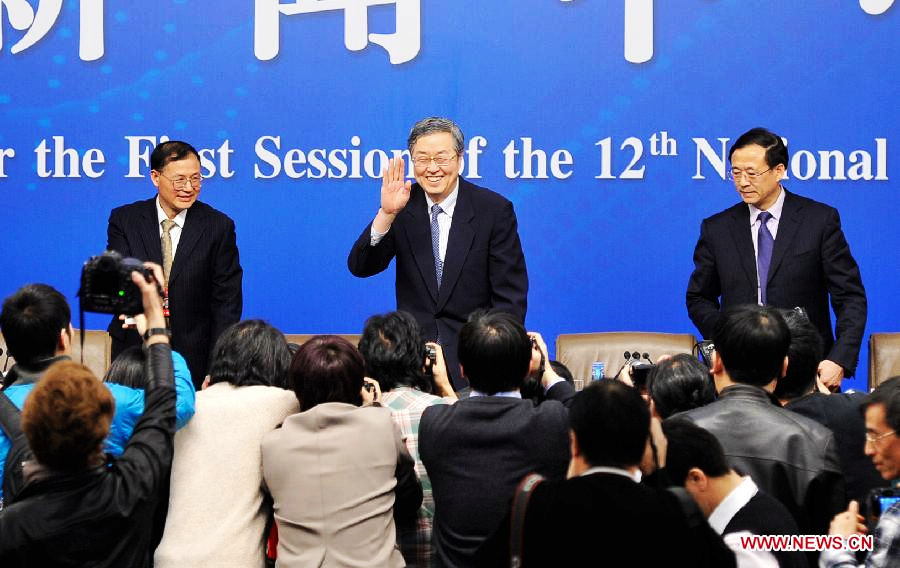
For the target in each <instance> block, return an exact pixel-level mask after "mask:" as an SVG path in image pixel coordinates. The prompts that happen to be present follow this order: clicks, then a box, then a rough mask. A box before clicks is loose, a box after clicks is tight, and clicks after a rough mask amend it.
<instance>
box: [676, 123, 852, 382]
mask: <svg viewBox="0 0 900 568" xmlns="http://www.w3.org/2000/svg"><path fill="white" fill-rule="evenodd" d="M728 157H729V160H730V162H731V169H730V170H729V172H728V177H729V179H731V180H732V181H733V182H734V184H735V188H736V189H737V191H738V193H739V194H740V196H741V200H742V201H743V203H738V204H737V205H734V206H733V207H730V208H728V209H726V210H725V211H722V212H720V213H718V214H716V215H713V216H712V217H709V218H707V219H704V220H703V223H702V224H701V226H700V239H699V240H698V241H697V246H696V248H695V249H694V272H693V273H692V274H691V278H690V281H689V282H688V289H687V308H688V315H690V318H691V321H693V322H694V325H695V326H697V329H698V330H699V331H700V333H701V334H703V336H704V337H710V336H711V334H712V330H713V328H714V327H715V324H716V321H717V320H718V318H719V314H720V312H721V311H722V310H725V309H728V308H729V307H732V306H736V305H740V304H750V303H758V304H760V305H771V306H776V307H780V308H794V307H802V308H803V309H804V311H805V312H806V314H807V316H808V317H809V319H810V321H811V322H812V324H813V325H814V326H815V327H816V329H818V330H819V333H820V334H821V335H822V339H823V341H824V342H825V354H826V355H825V359H824V360H822V361H821V362H820V363H819V369H818V371H819V378H820V379H821V381H822V382H823V383H824V384H825V386H827V387H828V388H830V389H832V390H838V389H839V388H840V385H841V381H842V380H843V378H844V377H845V376H851V375H853V373H854V371H855V369H856V364H857V362H858V359H859V346H860V343H861V342H862V337H863V331H864V330H865V326H866V310H867V306H866V291H865V289H864V288H863V284H862V278H861V277H860V273H859V267H858V266H857V264H856V261H855V260H854V259H853V255H852V254H851V253H850V247H849V245H848V244H847V240H846V239H845V238H844V232H843V231H842V230H841V220H840V216H839V215H838V212H837V210H836V209H834V208H833V207H829V206H828V205H825V204H823V203H819V202H817V201H813V200H811V199H807V198H805V197H800V196H799V195H796V194H793V193H790V192H789V191H787V190H786V189H785V188H784V186H783V185H782V184H781V180H782V178H783V177H784V175H785V172H786V169H787V164H788V151H787V147H786V146H785V145H784V141H783V140H782V139H781V137H779V136H777V135H776V134H774V133H772V132H770V131H768V130H766V129H764V128H754V129H752V130H750V131H748V132H745V133H744V134H742V135H741V136H740V137H739V138H738V139H737V140H735V142H734V144H733V145H732V146H731V148H730V150H729V153H728ZM829 299H830V303H831V307H832V309H833V310H834V314H835V319H836V325H835V327H834V333H832V327H831V313H830V311H829V309H828V305H829Z"/></svg>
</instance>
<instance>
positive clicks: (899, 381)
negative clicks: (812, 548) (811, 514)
mask: <svg viewBox="0 0 900 568" xmlns="http://www.w3.org/2000/svg"><path fill="white" fill-rule="evenodd" d="M860 409H861V410H862V412H863V413H864V415H865V418H866V446H865V448H866V449H865V452H866V455H867V456H869V457H870V458H872V463H874V464H875V468H876V469H877V470H878V472H879V473H880V474H881V476H882V477H883V478H884V479H885V480H887V481H890V482H891V485H892V487H893V489H894V491H895V492H896V490H897V488H898V483H900V438H898V433H900V377H893V378H891V379H888V380H887V381H885V382H883V383H881V384H880V385H878V387H876V388H875V390H874V391H872V394H870V395H869V397H868V399H867V400H866V401H865V402H864V403H863V404H862V406H861V407H860ZM894 494H895V495H896V493H894ZM866 530H867V529H866V526H865V525H864V524H863V518H862V517H861V516H860V515H859V503H858V502H857V501H850V506H849V507H848V508H847V510H846V511H844V512H843V513H838V514H837V515H836V516H835V517H834V519H833V520H832V521H831V527H830V528H829V530H828V534H832V535H841V536H842V537H844V539H845V540H846V539H847V538H848V537H850V536H851V535H854V534H864V533H865V532H866ZM874 536H875V539H874V540H875V543H874V547H873V548H872V551H871V552H870V553H869V556H868V558H866V564H865V565H866V567H867V568H881V567H888V566H896V562H897V559H898V558H900V503H898V502H895V503H894V504H893V505H891V506H890V507H888V508H887V510H885V511H883V512H882V513H881V517H880V518H879V519H878V524H877V525H876V526H875V535H874ZM819 566H821V567H823V568H845V567H849V566H856V559H855V558H854V557H853V552H850V551H848V550H825V551H823V552H822V557H821V561H820V563H819Z"/></svg>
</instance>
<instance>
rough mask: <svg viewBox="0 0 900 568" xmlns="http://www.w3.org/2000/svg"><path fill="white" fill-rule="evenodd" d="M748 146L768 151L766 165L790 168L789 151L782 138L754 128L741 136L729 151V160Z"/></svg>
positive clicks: (763, 129)
mask: <svg viewBox="0 0 900 568" xmlns="http://www.w3.org/2000/svg"><path fill="white" fill-rule="evenodd" d="M746 146H762V147H763V148H765V149H766V165H767V166H769V167H770V168H774V167H775V166H777V165H778V164H784V167H787V166H788V150H787V146H785V145H784V140H782V139H781V137H780V136H778V135H777V134H775V133H774V132H771V131H769V130H766V129H765V128H759V127H757V128H753V129H750V130H748V131H747V132H744V133H743V134H741V135H740V136H739V137H738V139H737V140H735V141H734V144H732V145H731V148H730V149H729V150H728V160H729V161H731V155H732V154H734V151H735V150H739V149H741V148H744V147H746Z"/></svg>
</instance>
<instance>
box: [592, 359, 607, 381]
mask: <svg viewBox="0 0 900 568" xmlns="http://www.w3.org/2000/svg"><path fill="white" fill-rule="evenodd" d="M604 370H606V363H604V362H603V361H594V362H593V363H591V380H592V381H599V380H601V379H603V371H604Z"/></svg>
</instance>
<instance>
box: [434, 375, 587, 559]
mask: <svg viewBox="0 0 900 568" xmlns="http://www.w3.org/2000/svg"><path fill="white" fill-rule="evenodd" d="M572 392H573V390H572V386H571V385H569V384H568V383H566V382H565V381H563V382H562V383H559V384H557V385H554V386H553V387H552V388H551V389H550V391H549V392H548V393H547V396H548V398H550V399H551V400H548V401H546V402H544V403H542V404H540V405H538V406H535V405H534V403H532V402H531V401H528V400H522V399H518V398H510V397H500V396H480V397H474V398H466V399H463V400H460V401H459V402H457V403H456V404H451V405H446V404H441V405H436V406H429V407H428V408H427V409H425V412H424V413H423V414H422V420H421V422H420V423H419V456H420V457H421V459H422V463H423V464H424V465H425V469H426V470H428V476H429V478H430V479H431V488H432V495H433V496H434V510H435V516H434V530H433V533H432V539H433V543H434V547H435V553H436V556H437V558H438V561H439V565H443V566H471V565H472V563H473V561H474V555H475V552H476V551H477V549H478V547H479V546H481V544H482V543H483V542H484V541H485V540H486V539H487V538H488V536H490V535H491V534H492V533H493V532H494V531H495V530H496V529H497V528H498V526H499V525H500V522H501V521H502V520H503V519H504V517H505V515H506V514H507V512H508V510H509V501H510V499H511V498H512V496H513V493H514V492H515V489H516V484H518V482H519V480H520V479H522V478H523V477H525V475H527V474H528V473H530V472H537V473H540V474H541V475H544V476H545V477H547V478H549V479H562V478H563V477H564V476H565V473H566V468H567V467H568V463H569V416H568V411H567V410H566V408H565V407H564V406H563V405H562V404H560V402H559V400H565V399H568V398H569V397H570V396H571V393H572Z"/></svg>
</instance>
